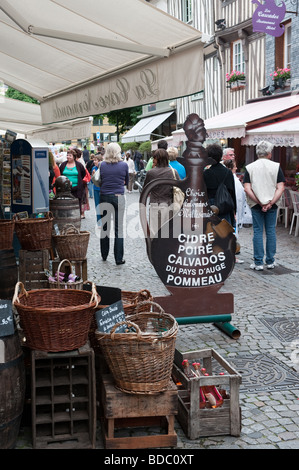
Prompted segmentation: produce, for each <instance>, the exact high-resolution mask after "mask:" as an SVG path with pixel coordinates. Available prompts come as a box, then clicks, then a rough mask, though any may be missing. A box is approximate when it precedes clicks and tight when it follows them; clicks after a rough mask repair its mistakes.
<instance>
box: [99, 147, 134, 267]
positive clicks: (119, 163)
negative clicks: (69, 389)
mask: <svg viewBox="0 0 299 470" xmlns="http://www.w3.org/2000/svg"><path fill="white" fill-rule="evenodd" d="M100 175H101V183H100V186H101V202H100V216H101V219H102V229H101V240H100V244H101V255H102V258H103V261H106V259H107V257H108V254H109V248H110V229H111V221H112V219H113V221H114V259H115V262H116V264H117V265H121V264H124V263H125V260H124V259H123V254H124V235H123V229H124V227H123V223H124V213H125V195H124V192H125V185H126V186H128V183H129V169H128V165H127V164H126V162H124V161H123V160H122V157H121V148H120V146H119V145H118V144H117V143H110V144H108V146H107V149H106V153H105V157H104V161H102V162H101V169H100Z"/></svg>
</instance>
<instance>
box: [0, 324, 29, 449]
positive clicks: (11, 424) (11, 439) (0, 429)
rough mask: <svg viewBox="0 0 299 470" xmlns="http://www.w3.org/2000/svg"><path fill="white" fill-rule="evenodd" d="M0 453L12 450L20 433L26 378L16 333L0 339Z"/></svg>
mask: <svg viewBox="0 0 299 470" xmlns="http://www.w3.org/2000/svg"><path fill="white" fill-rule="evenodd" d="M0 384H1V385H0V449H12V448H14V447H15V445H16V441H17V438H18V435H19V431H20V423H21V419H22V414H23V409H24V400H25V388H26V375H25V364H24V357H23V351H22V348H21V344H20V340H19V335H18V333H17V331H15V333H14V334H13V335H9V336H3V337H1V338H0Z"/></svg>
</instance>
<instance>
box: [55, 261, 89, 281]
mask: <svg viewBox="0 0 299 470" xmlns="http://www.w3.org/2000/svg"><path fill="white" fill-rule="evenodd" d="M61 261H62V260H61V259H59V258H55V259H54V260H53V261H52V275H53V276H55V274H56V272H57V270H58V267H59V264H60V263H61ZM68 261H69V262H70V263H71V265H72V273H73V274H76V276H78V277H79V278H80V279H82V281H87V259H86V258H85V259H82V260H68ZM61 271H62V272H63V273H67V274H70V268H69V266H68V265H67V264H66V263H65V264H64V265H63V266H62V267H61Z"/></svg>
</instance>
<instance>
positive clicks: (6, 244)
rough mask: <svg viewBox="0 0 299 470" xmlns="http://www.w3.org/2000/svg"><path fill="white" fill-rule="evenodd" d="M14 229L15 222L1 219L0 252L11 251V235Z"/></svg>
mask: <svg viewBox="0 0 299 470" xmlns="http://www.w3.org/2000/svg"><path fill="white" fill-rule="evenodd" d="M14 229H15V221H14V219H12V220H6V219H1V220H0V250H11V249H12V242H13V234H14Z"/></svg>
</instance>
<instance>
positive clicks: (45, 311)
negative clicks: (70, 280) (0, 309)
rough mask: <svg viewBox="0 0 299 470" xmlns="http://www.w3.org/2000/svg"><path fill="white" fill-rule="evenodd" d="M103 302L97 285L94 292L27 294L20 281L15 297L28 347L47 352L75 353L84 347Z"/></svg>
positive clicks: (44, 290)
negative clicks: (97, 311) (95, 315)
mask: <svg viewBox="0 0 299 470" xmlns="http://www.w3.org/2000/svg"><path fill="white" fill-rule="evenodd" d="M20 288H21V293H20V294H19V289H20ZM99 302H100V297H99V296H98V294H97V292H96V289H95V287H94V286H93V289H92V292H88V291H85V290H77V289H56V290H55V291H54V290H53V289H36V290H31V291H28V292H27V291H26V290H25V288H24V285H23V284H22V283H21V282H18V283H17V284H16V287H15V293H14V297H13V305H14V306H15V308H16V310H17V313H18V316H19V322H20V326H21V328H22V330H23V333H24V335H25V346H28V347H29V348H31V349H36V350H41V351H47V352H58V351H72V350H74V349H78V348H80V347H81V346H84V344H86V342H87V340H88V332H89V328H90V322H91V319H92V316H93V313H94V311H95V310H96V309H97V306H98V303H99Z"/></svg>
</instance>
